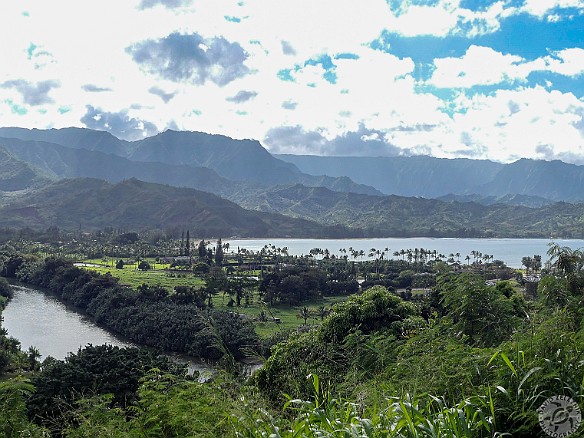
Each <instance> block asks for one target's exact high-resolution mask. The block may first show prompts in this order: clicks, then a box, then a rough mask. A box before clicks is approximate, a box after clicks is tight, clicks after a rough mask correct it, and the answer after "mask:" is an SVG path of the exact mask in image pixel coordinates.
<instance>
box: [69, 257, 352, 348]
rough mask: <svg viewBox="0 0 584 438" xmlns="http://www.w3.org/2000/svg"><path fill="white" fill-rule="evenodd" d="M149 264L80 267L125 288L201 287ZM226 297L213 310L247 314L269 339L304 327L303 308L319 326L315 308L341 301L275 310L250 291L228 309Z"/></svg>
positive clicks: (330, 299) (188, 275) (91, 261)
mask: <svg viewBox="0 0 584 438" xmlns="http://www.w3.org/2000/svg"><path fill="white" fill-rule="evenodd" d="M146 261H147V262H148V263H150V266H152V267H153V268H154V269H151V270H149V271H140V270H139V269H138V264H137V263H134V264H126V265H124V267H123V268H122V269H116V267H115V261H113V262H112V261H111V260H110V261H107V262H106V261H104V260H102V259H89V260H83V261H82V262H80V263H83V264H85V265H86V266H83V267H84V268H85V269H88V270H90V271H94V272H98V273H100V274H107V273H108V272H109V273H110V274H111V275H112V276H113V277H116V278H119V279H120V283H121V284H125V285H128V286H130V287H132V288H134V289H136V288H137V287H138V286H140V285H142V284H144V283H146V284H149V285H161V286H163V287H165V288H167V289H168V290H169V291H172V290H173V289H174V287H175V286H193V287H197V288H200V287H203V286H204V285H205V281H204V280H203V279H202V278H200V277H198V276H196V275H194V274H192V273H190V272H188V271H185V272H184V273H182V272H180V273H176V272H169V271H167V270H165V269H167V268H169V267H170V266H169V265H163V264H159V263H154V260H146ZM229 298H230V297H229V296H228V295H224V294H219V295H216V296H214V297H213V307H214V308H215V309H218V310H227V311H232V312H238V313H243V314H246V315H249V317H250V318H252V319H253V320H254V325H255V329H256V332H257V333H258V334H259V335H260V336H270V335H272V334H274V333H277V332H279V331H282V330H288V329H295V328H297V327H299V326H301V325H303V324H304V320H303V319H302V318H299V317H298V316H297V315H298V313H299V311H300V310H301V309H302V308H303V307H308V308H309V309H310V310H311V311H313V313H314V315H313V316H312V317H311V318H309V319H308V320H307V324H319V323H320V318H319V317H318V316H317V315H316V309H318V308H319V307H321V306H324V307H325V308H327V309H330V307H331V306H332V305H333V304H335V303H338V302H340V301H344V300H345V297H324V298H322V299H320V300H318V301H312V302H308V303H304V304H302V305H301V306H292V307H290V306H288V305H278V306H275V307H269V306H267V305H265V304H263V303H262V302H261V299H260V296H259V294H258V293H257V291H254V292H253V293H252V296H251V300H250V304H249V306H247V307H246V306H241V307H239V308H237V307H229V306H228V305H227V303H228V302H229ZM262 311H263V312H264V314H265V315H266V317H267V321H264V322H261V321H258V320H257V318H258V316H259V315H260V313H261V312H262ZM273 318H279V319H280V322H279V323H276V322H274V320H273Z"/></svg>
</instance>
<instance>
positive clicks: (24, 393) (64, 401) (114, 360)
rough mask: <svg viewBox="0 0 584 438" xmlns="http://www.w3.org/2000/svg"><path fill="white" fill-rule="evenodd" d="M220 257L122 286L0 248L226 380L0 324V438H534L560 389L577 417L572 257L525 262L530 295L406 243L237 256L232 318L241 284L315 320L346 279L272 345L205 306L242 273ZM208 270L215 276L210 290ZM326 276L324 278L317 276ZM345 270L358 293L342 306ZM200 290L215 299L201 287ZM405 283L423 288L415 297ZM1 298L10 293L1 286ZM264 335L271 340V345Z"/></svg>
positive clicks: (479, 268)
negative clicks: (370, 253)
mask: <svg viewBox="0 0 584 438" xmlns="http://www.w3.org/2000/svg"><path fill="white" fill-rule="evenodd" d="M216 253H217V250H216V249H215V252H214V253H213V254H212V255H213V260H212V261H211V263H210V264H208V266H209V272H208V273H207V275H206V276H202V277H200V278H201V279H203V281H204V285H202V286H201V287H200V288H196V287H189V286H182V288H181V287H179V288H178V289H177V288H176V287H175V289H173V290H167V289H166V288H164V287H158V286H156V285H152V284H146V283H145V284H143V285H140V286H138V287H136V288H132V287H128V286H121V285H120V284H119V283H120V282H119V281H117V280H116V279H115V278H114V277H113V276H112V275H113V274H114V272H115V271H112V272H111V274H112V275H105V274H104V275H101V274H97V273H92V272H90V271H88V270H86V269H82V268H77V267H74V266H72V262H71V261H66V260H62V259H60V258H54V257H49V258H47V259H46V260H39V259H37V258H35V257H33V256H28V255H23V254H16V253H8V252H5V253H4V255H3V256H2V268H3V269H2V272H3V273H4V274H5V275H6V274H9V275H8V276H14V277H16V278H19V279H20V280H22V281H26V282H28V283H32V284H37V285H40V286H42V287H45V288H48V289H49V290H51V291H52V292H53V293H56V294H58V295H59V296H60V298H61V299H63V300H65V301H67V302H70V303H73V304H75V305H76V306H77V307H78V308H80V309H82V310H83V309H84V310H85V311H86V312H87V313H88V314H90V315H92V316H93V317H94V318H95V319H96V320H98V321H100V322H101V323H104V324H106V325H107V324H112V325H114V324H116V326H115V327H114V329H115V330H116V331H120V330H121V329H123V328H124V325H120V322H119V321H122V320H127V321H128V323H127V324H126V325H125V326H126V327H132V330H135V333H136V336H138V335H137V333H139V332H140V331H142V333H143V334H146V333H147V334H148V336H144V337H143V338H140V341H139V342H140V343H142V344H145V345H155V344H157V343H160V345H158V346H159V347H162V348H167V349H173V348H175V347H176V346H177V345H179V344H180V345H181V346H184V347H185V348H187V351H189V352H191V353H199V354H200V353H201V352H206V353H205V354H210V355H211V354H212V355H214V356H212V357H221V358H222V359H223V364H224V365H225V367H226V371H225V372H221V373H218V374H217V375H215V376H214V377H213V378H212V379H211V381H209V382H207V383H200V382H198V381H197V380H196V379H195V378H193V377H190V376H188V375H186V374H185V372H184V370H182V369H179V368H177V367H176V366H174V365H172V364H171V363H169V362H168V361H166V360H165V359H164V358H162V357H157V356H156V355H152V354H151V353H148V354H146V353H144V352H141V351H140V350H137V349H128V350H125V349H118V348H113V347H101V346H98V347H87V348H85V349H82V350H80V351H79V352H78V353H76V354H71V355H70V356H69V357H68V358H67V359H66V360H65V361H56V360H54V359H47V360H45V361H44V362H43V363H42V364H39V363H38V360H37V358H38V355H35V352H34V351H29V352H21V351H20V350H19V348H18V341H16V340H14V339H11V338H9V337H7V334H6V333H5V332H2V333H0V353H1V354H0V359H1V358H4V359H2V361H0V362H1V363H0V375H2V376H3V377H0V379H3V380H2V383H0V412H2V414H4V415H1V416H0V431H2V432H4V433H5V435H6V436H49V435H53V436H67V437H86V436H114V437H115V436H120V437H122V436H123V437H127V436H136V437H138V436H140V437H142V436H163V437H166V436H168V437H170V436H210V437H213V436H240V437H272V436H273V437H278V436H281V437H293V436H295V437H298V436H309V437H312V436H313V437H321V436H339V437H345V436H347V437H349V436H365V437H495V436H503V435H505V434H508V435H509V436H513V437H538V436H546V435H545V433H544V432H543V431H542V429H541V427H540V425H539V423H538V414H537V409H538V408H539V406H540V405H541V404H542V403H543V402H544V401H545V400H546V399H547V398H548V397H551V396H554V395H564V396H569V397H571V398H572V399H573V400H575V401H576V402H577V403H578V404H579V405H580V407H581V408H583V407H584V388H583V383H584V356H583V354H584V327H583V324H582V317H583V316H584V314H583V310H582V308H583V307H582V304H583V303H584V298H583V297H584V255H583V254H582V253H581V252H579V251H573V250H571V249H569V248H562V247H559V246H557V245H553V246H551V247H550V256H551V262H552V263H551V264H550V265H549V266H547V267H543V266H541V264H540V257H533V259H532V258H530V257H528V258H526V259H525V260H524V262H525V266H526V268H527V269H528V270H531V274H533V273H534V271H535V272H536V273H537V277H538V278H539V277H540V276H541V280H540V281H539V282H538V283H537V284H536V286H535V287H536V294H535V295H534V297H533V298H531V296H530V295H526V294H525V291H524V288H522V287H520V284H521V283H516V282H515V281H516V278H515V274H514V273H513V271H512V270H508V269H505V267H504V266H502V265H501V264H500V263H498V262H496V261H492V260H491V261H490V262H489V261H488V259H489V258H487V257H483V258H482V260H483V262H481V263H479V259H480V258H479V257H478V254H475V256H476V257H475V260H473V263H472V264H471V263H470V260H468V264H464V263H457V262H456V259H458V258H459V257H456V256H454V257H451V259H453V260H452V261H451V262H448V261H447V260H444V261H440V260H436V258H435V257H432V256H428V255H425V256H424V257H422V258H421V257H420V256H419V251H418V255H416V256H415V260H414V254H413V252H412V259H411V260H407V259H408V257H407V255H406V252H404V257H403V260H393V261H392V262H391V263H390V262H389V261H388V260H383V258H382V257H381V256H379V257H377V258H375V259H373V260H371V261H368V262H357V261H355V262H354V263H351V262H350V261H348V260H346V259H341V260H331V259H330V258H328V259H327V258H326V257H325V256H324V255H320V256H318V254H317V253H318V251H315V255H316V256H317V257H312V258H309V259H296V260H295V261H294V260H293V259H292V258H290V259H286V258H285V257H284V258H279V256H278V254H277V251H276V254H274V256H273V258H272V257H271V256H266V255H265V254H264V256H263V257H264V258H267V259H268V260H267V261H266V260H265V259H264V260H263V261H262V262H261V263H259V261H258V265H257V266H251V265H250V263H249V262H251V259H245V258H244V260H242V264H241V266H240V267H241V268H242V269H243V268H244V267H245V268H246V269H247V270H248V271H249V272H250V273H252V271H255V269H253V268H258V269H257V271H259V272H253V273H254V274H258V277H259V280H258V281H257V283H255V284H254V285H253V286H250V285H249V284H245V285H244V284H239V286H241V289H240V290H239V295H238V289H237V288H234V289H232V290H231V293H230V294H229V293H228V294H227V295H228V296H230V297H231V299H232V301H233V304H232V306H231V309H234V310H235V309H237V312H239V309H244V308H245V300H246V298H245V295H246V293H245V291H246V290H248V289H251V290H253V291H255V292H253V293H254V294H255V295H253V296H252V298H251V300H256V299H257V298H256V297H261V298H262V300H263V302H264V303H265V305H266V309H270V310H271V309H272V308H273V309H278V308H286V307H288V308H290V306H291V305H292V308H294V309H295V310H296V309H301V310H302V309H304V308H306V309H307V310H308V311H311V310H313V309H311V308H310V306H308V305H305V304H306V303H309V302H310V300H312V299H316V298H318V297H319V296H322V295H323V291H328V292H326V293H329V294H330V292H331V290H332V289H330V287H331V286H330V284H338V283H339V281H341V278H344V280H342V281H346V283H343V284H344V286H343V287H342V288H341V290H340V292H339V291H337V294H336V295H333V296H334V297H336V298H339V299H341V300H340V302H338V303H337V304H333V305H331V308H330V309H327V310H329V311H327V312H323V314H322V315H321V316H318V317H317V318H314V317H311V316H308V317H307V318H306V319H304V318H303V316H302V315H299V316H298V317H296V320H297V324H298V326H299V330H295V331H293V332H291V333H292V335H290V336H287V333H286V332H282V333H281V334H280V335H279V336H278V337H277V339H275V338H274V339H272V340H270V341H266V340H265V339H262V338H261V337H259V336H258V335H257V334H256V332H255V331H254V325H253V324H256V325H257V324H261V322H260V321H253V319H251V318H248V319H245V318H243V319H242V318H240V317H238V316H235V315H234V314H230V313H228V312H224V311H223V309H218V308H217V307H218V306H214V304H213V303H214V302H215V298H216V297H217V296H220V294H219V292H220V291H221V290H222V289H221V288H226V287H227V286H228V285H229V281H230V280H231V281H235V280H237V278H236V277H238V276H237V275H235V274H234V275H233V277H231V278H230V277H229V274H227V271H228V269H227V267H228V260H220V258H219V262H218V261H217V259H216V258H215V256H216ZM280 255H281V254H280ZM201 256H202V253H201ZM205 257H206V256H205ZM293 262H294V263H293ZM220 266H222V269H221V270H218V269H217V268H218V267H220ZM114 269H115V268H114ZM234 269H235V271H234V272H237V270H236V268H235V265H234ZM191 271H192V269H191ZM540 271H541V272H540ZM212 272H214V274H213V275H214V276H213V275H211V273H212ZM220 272H224V273H225V277H226V278H227V282H223V283H221V281H223V280H221V279H222V278H223V276H222V275H221V274H220ZM528 273H529V272H527V274H528ZM138 274H139V273H138ZM189 275H190V274H189ZM343 275H344V276H345V277H342V276H343ZM332 276H334V278H335V280H336V282H332V281H331V282H330V284H329V283H327V279H329V280H330V278H333V277H332ZM494 277H496V278H494ZM502 277H507V280H501V278H502ZM357 278H359V279H360V281H362V285H361V287H360V288H359V287H358V290H357V292H356V293H351V294H349V295H348V296H347V294H346V290H347V289H346V288H348V287H350V285H351V284H352V282H353V281H356V279H357ZM486 279H492V282H489V284H487V282H486ZM517 279H518V280H521V278H520V277H517ZM495 280H496V281H495ZM327 284H329V285H328V286H327ZM534 284H535V283H534ZM235 286H237V284H235ZM213 287H215V288H216V289H215V291H216V292H215V293H209V290H211V289H212V288H213ZM416 287H419V288H420V290H422V291H425V293H421V294H415V293H413V290H415V289H416ZM183 288H184V289H183ZM1 291H4V292H2V293H1V294H2V295H3V296H4V297H9V296H10V287H9V286H8V285H7V283H4V282H3V283H1V284H0V292H1ZM343 291H345V292H343ZM209 297H211V301H209ZM270 299H271V300H272V307H270V306H269V303H270ZM5 300H6V298H4V299H3V301H2V302H5ZM238 300H239V303H238ZM298 303H299V304H300V307H297V306H296V304H298ZM238 304H239V305H238ZM250 306H252V305H251V304H250ZM226 309H227V308H226ZM237 312H234V313H237ZM220 315H221V316H220ZM228 315H230V316H228ZM223 318H224V319H223ZM118 319H119V321H118ZM308 322H311V323H310V324H308ZM137 327H141V329H140V330H138V328H137ZM183 332H184V333H188V335H187V336H184V337H183V336H182V335H181V333H183ZM141 336H142V335H141ZM276 340H279V341H281V342H280V343H278V344H277V345H275V346H274V347H272V348H271V349H270V348H269V346H270V345H271V344H272V343H273V342H275V341H276ZM171 341H172V342H173V343H174V344H173V345H172V346H171V348H168V347H167V346H168V345H169V342H171ZM252 350H253V351H254V352H252ZM250 354H261V355H263V356H264V357H266V358H267V359H266V361H265V363H264V367H263V368H262V369H260V370H259V371H257V372H256V373H255V375H254V376H253V377H252V378H251V379H249V380H246V379H245V378H244V377H243V376H242V374H241V373H240V372H238V369H237V366H233V365H234V362H233V359H237V358H243V357H249V355H250ZM111 376H117V377H116V378H112V377H111ZM55 382H60V384H59V385H55ZM578 433H580V434H581V433H582V432H581V431H580V432H578ZM578 433H576V434H575V435H573V436H580V435H578Z"/></svg>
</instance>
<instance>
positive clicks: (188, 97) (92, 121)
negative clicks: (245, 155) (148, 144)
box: [0, 0, 584, 164]
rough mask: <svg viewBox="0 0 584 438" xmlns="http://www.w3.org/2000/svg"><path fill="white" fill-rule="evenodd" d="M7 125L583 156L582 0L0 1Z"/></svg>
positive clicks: (457, 152) (293, 146)
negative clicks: (172, 131) (0, 7)
mask: <svg viewBox="0 0 584 438" xmlns="http://www.w3.org/2000/svg"><path fill="white" fill-rule="evenodd" d="M0 38H2V41H10V44H3V45H2V46H0V56H1V57H2V59H3V68H2V69H0V117H1V118H2V121H3V122H2V124H3V125H5V126H23V127H29V128H51V127H57V128H58V127H66V126H82V127H88V128H92V129H101V130H107V131H109V132H111V133H112V134H114V135H116V136H118V137H120V138H125V139H128V140H137V139H140V138H143V137H145V136H150V135H154V134H156V133H158V132H161V131H164V130H166V129H180V130H193V131H204V132H210V133H221V134H225V135H229V136H231V137H234V138H253V139H257V140H259V141H260V142H261V143H262V144H263V145H264V146H265V147H266V148H267V149H269V150H270V151H272V152H275V153H298V154H317V155H366V156H392V155H419V154H425V155H432V156H436V157H444V158H455V157H464V158H476V159H491V160H496V161H503V162H509V161H514V160H516V159H519V158H523V157H527V158H534V159H546V160H552V159H562V160H564V161H567V162H572V163H576V164H584V2H583V1H582V0H495V1H493V0H485V1H479V0H409V1H398V0H387V1H385V0H360V1H359V2H356V1H353V0H319V1H314V0H312V1H308V0H264V1H260V0H256V1H247V0H235V1H227V0H132V1H124V2H119V1H114V0H103V1H101V2H94V3H89V2H79V1H75V0H55V1H52V2H47V1H45V0H25V1H8V2H5V3H4V4H3V13H2V15H1V16H0Z"/></svg>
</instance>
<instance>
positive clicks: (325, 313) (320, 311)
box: [316, 306, 330, 321]
mask: <svg viewBox="0 0 584 438" xmlns="http://www.w3.org/2000/svg"><path fill="white" fill-rule="evenodd" d="M329 313H330V310H328V309H327V308H326V307H324V306H320V307H319V308H318V309H317V311H316V314H317V315H318V316H319V317H320V320H321V321H322V320H323V319H325V318H326V317H327V316H328V314H329Z"/></svg>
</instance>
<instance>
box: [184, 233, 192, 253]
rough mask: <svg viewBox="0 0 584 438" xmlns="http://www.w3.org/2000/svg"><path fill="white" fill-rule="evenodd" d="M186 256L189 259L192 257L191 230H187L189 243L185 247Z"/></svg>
mask: <svg viewBox="0 0 584 438" xmlns="http://www.w3.org/2000/svg"><path fill="white" fill-rule="evenodd" d="M185 255H186V256H187V257H190V256H191V236H190V233H189V230H187V243H186V245H185Z"/></svg>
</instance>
